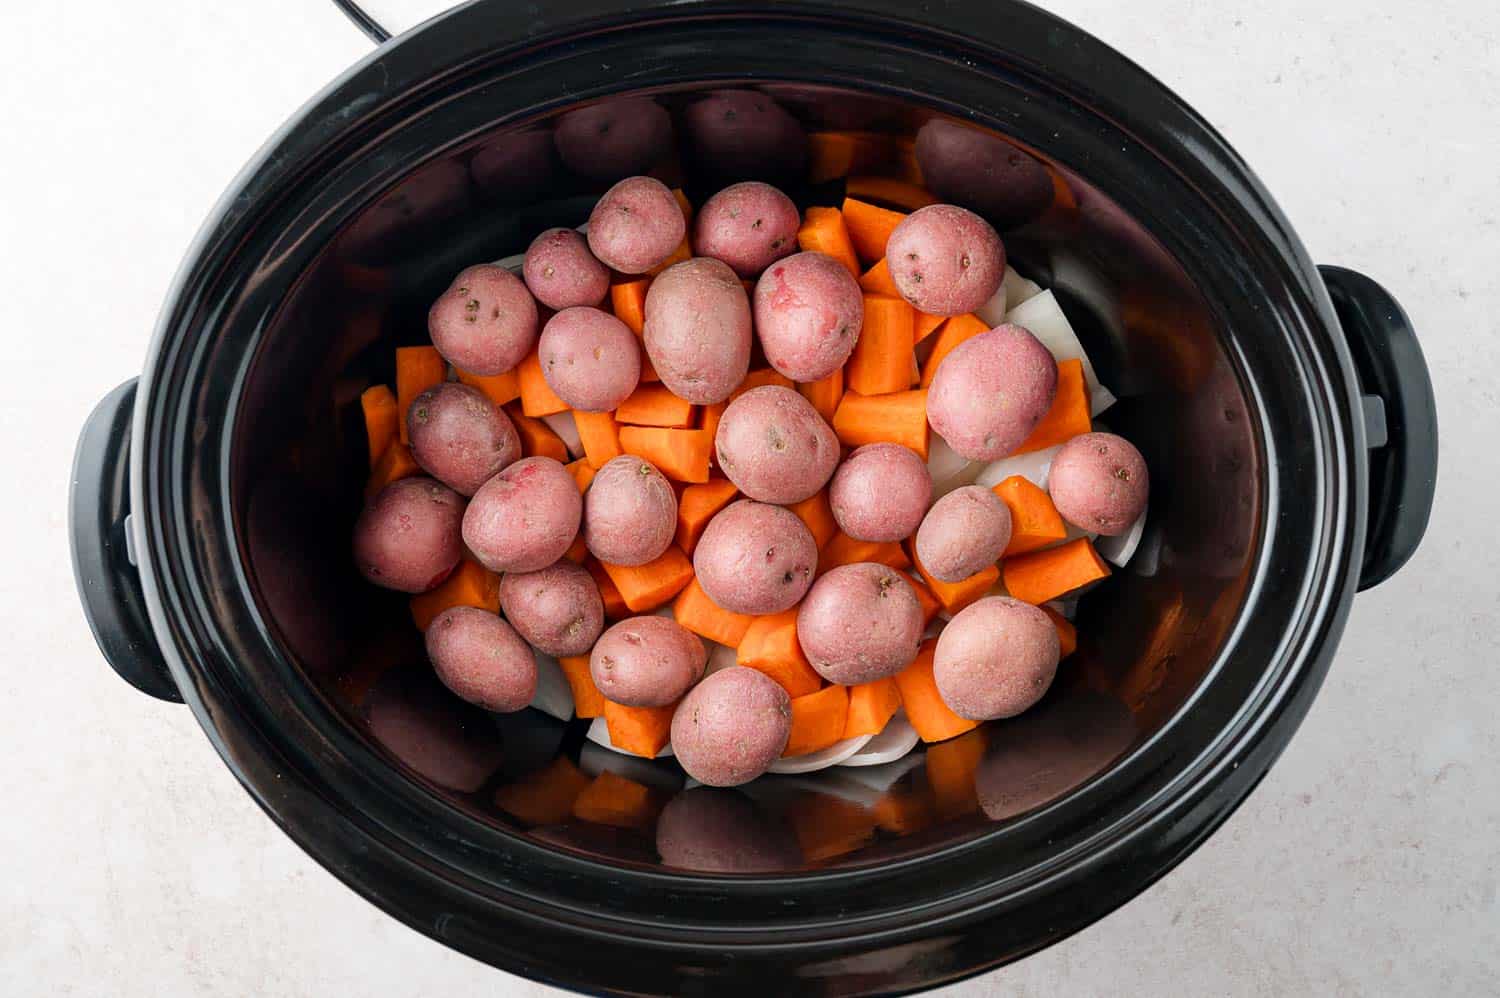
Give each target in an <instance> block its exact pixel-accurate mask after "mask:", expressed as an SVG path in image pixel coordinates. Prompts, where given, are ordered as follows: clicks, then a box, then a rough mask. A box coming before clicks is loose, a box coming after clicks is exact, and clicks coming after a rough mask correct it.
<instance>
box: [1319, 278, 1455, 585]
mask: <svg viewBox="0 0 1500 998" xmlns="http://www.w3.org/2000/svg"><path fill="white" fill-rule="evenodd" d="M1318 269H1319V270H1320V271H1321V272H1322V274H1323V283H1324V284H1325V285H1327V287H1328V295H1329V297H1330V298H1331V299H1333V307H1334V311H1336V312H1337V313H1338V316H1339V324H1340V325H1341V326H1343V329H1344V335H1345V337H1346V338H1347V339H1348V341H1349V352H1350V353H1351V354H1353V356H1354V367H1355V369H1356V370H1357V371H1358V373H1359V380H1360V385H1361V386H1362V388H1363V390H1364V391H1365V392H1367V393H1369V394H1367V395H1366V396H1365V398H1364V402H1365V405H1364V410H1365V412H1364V415H1365V426H1366V436H1367V437H1368V445H1369V447H1370V455H1369V457H1370V515H1369V520H1368V525H1367V526H1366V528H1365V555H1364V562H1363V563H1362V564H1361V566H1360V571H1359V588H1360V590H1361V591H1363V590H1366V589H1370V588H1372V587H1374V586H1378V585H1380V583H1382V582H1384V581H1385V580H1386V579H1388V578H1390V577H1391V576H1392V575H1394V574H1395V573H1396V571H1397V570H1398V569H1400V568H1401V566H1402V565H1404V564H1406V561H1407V559H1408V558H1410V557H1411V556H1412V554H1414V553H1415V552H1416V550H1417V546H1418V545H1419V544H1421V543H1422V535H1423V534H1424V533H1425V532H1426V531H1427V520H1428V517H1429V515H1430V514H1431V512H1432V497H1433V492H1434V491H1435V490H1436V488H1437V461H1438V427H1437V403H1436V401H1435V399H1434V397H1433V394H1432V378H1431V377H1430V376H1429V375H1428V373H1427V362H1426V361H1425V360H1423V359H1422V348H1421V346H1420V345H1419V344H1418V343H1417V334H1416V331H1415V330H1413V329H1412V326H1411V320H1410V319H1408V318H1407V317H1406V313H1405V312H1404V311H1402V309H1401V306H1400V305H1399V304H1398V303H1397V302H1396V299H1395V298H1393V297H1391V293H1390V292H1389V291H1387V290H1385V288H1382V287H1381V286H1380V285H1379V284H1376V283H1375V282H1374V281H1372V280H1370V278H1368V277H1366V276H1365V275H1363V274H1360V273H1356V272H1355V271H1352V270H1346V269H1344V268H1343V267H1319V268H1318Z"/></svg>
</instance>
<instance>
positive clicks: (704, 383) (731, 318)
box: [642, 257, 752, 405]
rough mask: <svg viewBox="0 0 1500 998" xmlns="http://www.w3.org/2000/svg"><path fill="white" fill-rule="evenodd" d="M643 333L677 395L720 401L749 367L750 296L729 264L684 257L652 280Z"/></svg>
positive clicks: (657, 365)
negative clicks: (685, 258)
mask: <svg viewBox="0 0 1500 998" xmlns="http://www.w3.org/2000/svg"><path fill="white" fill-rule="evenodd" d="M642 335H643V337H644V340H645V344H646V354H647V356H649V357H650V358H651V365H652V366H653V367H654V368H656V373H657V374H659V375H660V376H661V381H662V384H664V385H666V386H667V389H668V390H669V391H671V392H672V394H673V395H676V396H677V397H679V398H684V399H687V400H688V401H689V402H692V403H693V404H694V405H712V404H714V403H715V402H722V401H724V400H725V399H726V398H728V397H729V393H730V392H732V391H734V390H735V388H737V387H738V386H739V383H740V382H741V381H744V380H745V375H746V373H748V372H749V370H750V341H751V338H752V337H751V320H750V299H749V297H748V296H747V295H746V294H745V287H744V285H742V284H741V283H740V282H739V278H737V277H735V276H734V271H733V270H731V269H730V268H729V265H728V264H726V263H722V262H721V261H718V260H713V259H709V258H708V257H695V258H694V259H691V260H684V261H683V262H682V263H677V264H673V265H672V266H670V267H668V268H667V269H666V270H664V271H662V272H661V273H660V274H658V275H657V277H656V279H655V280H654V281H652V282H651V287H650V289H649V290H648V291H647V292H646V309H645V329H644V331H643V334H642Z"/></svg>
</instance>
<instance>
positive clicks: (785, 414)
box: [714, 385, 839, 505]
mask: <svg viewBox="0 0 1500 998" xmlns="http://www.w3.org/2000/svg"><path fill="white" fill-rule="evenodd" d="M714 453H715V455H716V457H717V459H718V462H719V467H720V468H722V469H723V470H724V474H725V475H726V476H727V477H728V478H729V480H730V481H731V482H733V483H734V484H735V487H736V488H738V489H739V490H740V491H741V492H743V493H744V494H745V495H746V496H748V497H750V498H751V499H758V500H760V501H761V502H770V503H776V504H778V505H790V504H791V503H795V502H801V501H802V500H804V499H806V498H808V497H809V496H811V495H813V494H814V493H816V492H817V491H818V490H819V489H821V488H822V487H823V486H824V485H826V484H828V479H829V476H831V475H832V474H833V469H834V467H835V466H836V465H837V464H838V463H839V441H838V438H837V437H835V436H834V435H833V429H832V428H831V427H829V425H828V423H827V422H826V421H824V419H823V417H822V416H819V415H818V411H817V410H816V409H814V408H813V407H812V404H811V403H809V402H808V401H807V399H805V398H803V397H802V396H801V395H799V394H797V393H796V392H794V391H792V390H791V389H790V388H783V387H781V386H780V385H763V386H761V387H760V388H752V389H751V390H750V391H748V392H746V393H745V394H743V395H741V396H740V397H739V398H737V399H735V400H734V401H733V402H731V403H729V406H728V408H726V409H725V410H724V415H723V416H722V417H721V418H720V419H719V429H718V431H717V433H716V435H715V437H714Z"/></svg>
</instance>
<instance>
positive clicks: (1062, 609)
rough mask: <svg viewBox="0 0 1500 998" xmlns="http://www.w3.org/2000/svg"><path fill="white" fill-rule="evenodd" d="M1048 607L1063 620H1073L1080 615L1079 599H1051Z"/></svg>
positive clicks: (1070, 597)
mask: <svg viewBox="0 0 1500 998" xmlns="http://www.w3.org/2000/svg"><path fill="white" fill-rule="evenodd" d="M1046 606H1047V608H1048V609H1050V610H1052V612H1054V613H1056V614H1057V615H1058V616H1059V617H1061V618H1062V619H1063V620H1072V619H1073V617H1074V616H1075V615H1076V614H1077V613H1078V598H1077V597H1075V596H1069V597H1066V598H1064V599H1051V600H1048V601H1047V603H1046Z"/></svg>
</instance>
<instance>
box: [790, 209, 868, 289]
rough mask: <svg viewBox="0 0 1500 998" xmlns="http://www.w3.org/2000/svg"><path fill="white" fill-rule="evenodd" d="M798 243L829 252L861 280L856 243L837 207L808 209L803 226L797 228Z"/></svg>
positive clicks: (821, 251)
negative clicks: (855, 248)
mask: <svg viewBox="0 0 1500 998" xmlns="http://www.w3.org/2000/svg"><path fill="white" fill-rule="evenodd" d="M797 245H798V246H799V247H800V248H802V249H803V250H806V251H809V252H817V253H827V254H828V255H829V256H831V257H833V258H834V259H835V260H837V261H838V262H839V263H842V264H843V265H844V266H845V267H847V268H849V273H850V274H851V275H853V277H854V279H855V280H859V257H858V256H857V255H856V254H855V252H854V243H852V242H850V241H849V230H848V229H847V228H846V227H845V226H844V216H843V214H842V213H841V212H840V211H839V210H838V209H837V208H819V207H813V208H809V209H807V214H806V215H804V216H803V220H802V228H800V229H798V230H797Z"/></svg>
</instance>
